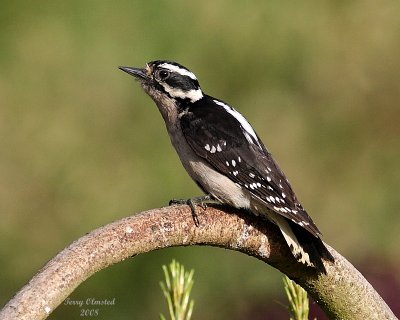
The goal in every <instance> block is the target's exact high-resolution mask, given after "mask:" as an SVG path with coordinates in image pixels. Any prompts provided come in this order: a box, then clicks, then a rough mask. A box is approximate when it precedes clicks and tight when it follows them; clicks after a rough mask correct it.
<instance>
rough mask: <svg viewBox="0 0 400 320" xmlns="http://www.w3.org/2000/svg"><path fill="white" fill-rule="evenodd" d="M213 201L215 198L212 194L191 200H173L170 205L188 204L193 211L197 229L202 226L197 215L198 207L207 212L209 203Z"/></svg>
mask: <svg viewBox="0 0 400 320" xmlns="http://www.w3.org/2000/svg"><path fill="white" fill-rule="evenodd" d="M212 200H214V198H213V196H212V195H211V194H207V195H205V196H201V197H194V198H190V199H172V200H170V202H169V205H170V206H171V205H174V204H187V205H188V206H189V207H190V209H191V211H192V216H193V221H194V224H195V225H196V227H198V226H200V222H199V217H198V215H197V209H196V205H199V206H200V207H202V208H203V209H204V210H205V209H206V208H207V202H209V201H212Z"/></svg>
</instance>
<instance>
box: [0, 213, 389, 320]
mask: <svg viewBox="0 0 400 320" xmlns="http://www.w3.org/2000/svg"><path fill="white" fill-rule="evenodd" d="M199 220H200V226H199V227H196V226H195V225H194V223H193V220H192V215H191V212H190V208H189V207H188V206H171V207H166V208H161V209H153V210H150V211H146V212H142V213H139V214H136V215H134V216H131V217H127V218H124V219H121V220H119V221H116V222H113V223H110V224H108V225H106V226H104V227H101V228H99V229H96V230H94V231H92V232H91V233H89V234H87V235H85V236H83V237H82V238H80V239H78V240H77V241H75V242H73V243H72V244H71V245H70V246H69V247H67V248H65V249H64V250H63V251H61V252H60V253H59V254H58V255H57V256H56V257H54V258H53V259H52V260H51V261H49V262H48V263H47V264H46V265H45V266H44V267H43V268H42V269H41V270H40V271H39V272H38V274H36V275H35V276H34V277H33V278H32V279H31V281H30V282H29V283H28V284H27V285H25V286H24V287H23V288H22V289H21V290H20V291H19V292H18V293H17V294H16V295H15V296H14V298H13V299H12V300H10V301H9V302H8V303H7V305H6V306H5V307H4V308H3V309H2V310H1V311H0V319H1V320H3V319H4V320H5V319H7V320H10V319H19V320H21V319H45V318H47V316H48V315H49V314H50V313H51V312H52V311H53V310H54V309H55V308H56V307H57V306H58V305H59V304H61V303H62V301H64V299H66V298H67V297H68V296H69V295H70V294H71V293H72V292H73V291H74V290H75V288H76V287H78V285H79V284H81V283H82V282H83V281H85V280H86V279H87V278H89V277H90V276H91V275H93V274H94V273H95V272H97V271H99V270H101V269H104V268H106V267H108V266H110V265H112V264H114V263H117V262H120V261H122V260H124V259H126V258H128V257H132V256H135V255H138V254H140V253H145V252H149V251H152V250H156V249H161V248H166V247H172V246H188V245H199V244H202V245H204V244H205V245H211V246H218V247H223V248H227V249H232V250H237V251H241V252H243V253H246V254H248V255H251V256H254V257H256V258H258V259H260V260H262V261H264V262H266V263H268V264H270V265H271V266H273V267H275V268H277V269H279V270H280V271H282V272H283V273H285V274H286V275H288V276H289V277H290V278H292V279H294V280H295V281H296V282H297V283H299V284H300V285H301V286H303V287H304V288H305V289H306V290H307V291H308V292H309V294H310V295H311V296H312V297H313V298H314V300H315V301H316V302H317V303H318V304H319V305H320V306H321V307H322V308H323V309H324V310H325V312H326V313H327V315H328V316H329V317H330V318H331V319H353V320H357V319H363V320H365V319H396V317H395V316H394V314H393V313H392V312H391V310H390V309H389V307H388V306H387V305H386V303H385V302H384V301H383V300H382V298H381V297H380V296H379V295H378V293H377V292H376V291H375V290H374V289H373V288H372V286H371V285H370V284H369V283H368V282H367V280H365V278H364V277H363V276H362V275H361V274H360V273H359V272H358V271H357V270H356V269H355V268H354V267H353V266H352V265H351V264H350V263H349V262H348V261H347V260H346V259H345V258H343V257H342V256H341V255H339V254H338V253H337V252H336V251H334V250H333V249H331V248H330V251H331V253H332V254H333V256H334V257H335V260H336V262H335V264H334V265H333V264H326V269H327V275H323V274H320V275H316V274H315V272H314V270H313V269H310V268H306V267H303V266H302V265H300V264H299V263H297V262H296V261H295V260H294V258H293V257H292V255H291V254H290V252H289V249H288V247H287V245H286V244H285V242H284V240H283V238H282V236H281V233H280V231H279V229H278V228H277V227H276V226H275V225H273V224H272V223H269V222H266V221H260V219H257V217H253V216H251V215H248V214H245V213H243V212H238V211H233V210H232V209H227V208H223V209H222V208H221V207H209V208H207V209H206V210H199Z"/></svg>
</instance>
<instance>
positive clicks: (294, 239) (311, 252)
mask: <svg viewBox="0 0 400 320" xmlns="http://www.w3.org/2000/svg"><path fill="white" fill-rule="evenodd" d="M270 218H271V220H273V221H274V222H275V223H276V224H277V225H278V226H279V228H280V230H281V232H282V235H283V237H284V238H285V241H286V242H287V244H288V246H289V248H290V251H291V252H292V254H293V256H294V257H295V258H296V260H297V261H299V262H300V263H303V264H305V265H307V266H309V267H315V268H316V269H317V270H318V271H320V272H322V273H326V269H325V266H324V264H323V262H322V259H324V260H327V261H331V262H333V261H334V258H333V256H332V255H331V254H330V252H329V251H328V249H327V248H326V247H325V245H324V243H323V242H322V240H321V239H320V238H319V237H316V236H314V235H312V234H311V233H310V232H308V231H307V230H306V229H304V228H302V227H301V226H299V225H297V224H296V223H294V222H291V221H289V220H287V219H285V218H284V217H282V216H281V215H279V214H276V213H275V214H272V215H270Z"/></svg>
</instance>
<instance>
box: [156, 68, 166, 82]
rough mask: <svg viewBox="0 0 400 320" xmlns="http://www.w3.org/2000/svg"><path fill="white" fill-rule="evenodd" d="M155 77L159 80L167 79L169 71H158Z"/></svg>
mask: <svg viewBox="0 0 400 320" xmlns="http://www.w3.org/2000/svg"><path fill="white" fill-rule="evenodd" d="M157 75H158V78H159V79H160V80H166V79H168V77H169V71H167V70H160V71H158V73H157Z"/></svg>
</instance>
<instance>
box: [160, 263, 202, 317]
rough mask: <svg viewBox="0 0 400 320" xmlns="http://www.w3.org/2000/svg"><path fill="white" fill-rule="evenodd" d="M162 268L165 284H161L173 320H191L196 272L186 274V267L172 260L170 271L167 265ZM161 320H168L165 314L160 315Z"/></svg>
mask: <svg viewBox="0 0 400 320" xmlns="http://www.w3.org/2000/svg"><path fill="white" fill-rule="evenodd" d="M162 268H163V271H164V277H165V283H164V282H160V286H161V290H162V291H163V293H164V297H165V298H166V299H167V304H168V310H169V314H170V316H171V320H190V318H191V317H192V312H193V307H194V301H193V300H190V292H191V290H192V287H193V282H194V281H193V275H194V270H191V271H190V272H185V268H184V266H183V265H181V264H179V262H176V261H175V260H172V262H171V264H170V265H169V269H168V268H167V266H165V265H164V266H163V267H162ZM160 319H161V320H166V318H165V316H164V315H163V314H160Z"/></svg>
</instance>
